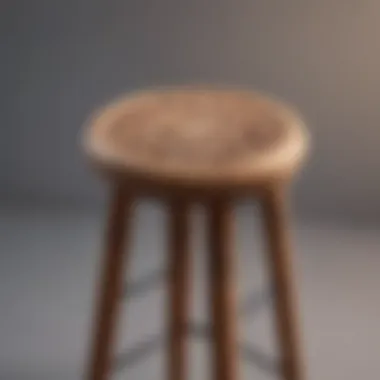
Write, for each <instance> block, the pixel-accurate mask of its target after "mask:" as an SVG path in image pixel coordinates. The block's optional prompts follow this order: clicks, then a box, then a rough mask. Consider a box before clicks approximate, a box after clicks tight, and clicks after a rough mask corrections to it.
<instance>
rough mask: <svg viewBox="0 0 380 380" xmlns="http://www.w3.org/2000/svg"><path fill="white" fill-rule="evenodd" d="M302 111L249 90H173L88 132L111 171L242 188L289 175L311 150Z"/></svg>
mask: <svg viewBox="0 0 380 380" xmlns="http://www.w3.org/2000/svg"><path fill="white" fill-rule="evenodd" d="M306 142H307V138H306V134H305V130H304V127H303V123H302V121H301V120H300V118H299V117H298V116H297V114H296V113H295V112H294V111H292V110H291V109H290V108H289V107H287V106H284V105H283V104H282V103H280V102H278V101H275V100H272V99H271V98H268V97H264V96H261V95H259V94H256V93H253V92H249V91H238V90H228V89H227V90H226V89H217V88H199V87H198V88H197V87H193V88H186V87H183V88H181V87H179V88H170V89H164V90H163V89H158V90H151V91H144V92H138V93H133V94H132V95H129V96H127V97H125V98H122V99H120V100H118V101H115V102H114V103H112V104H111V105H109V106H107V107H106V108H104V109H102V110H100V111H99V112H98V113H97V114H96V115H95V116H94V117H93V118H91V120H90V122H89V127H88V128H87V129H86V131H85V141H84V143H85V148H86V152H87V154H88V155H89V157H90V158H91V160H92V161H93V162H94V163H95V164H96V165H97V166H99V167H100V168H102V169H103V170H105V171H106V173H107V174H111V175H117V176H119V177H120V176H121V177H123V178H125V179H126V180H133V181H132V182H133V183H134V184H136V183H139V184H140V185H141V184H144V185H147V186H150V187H152V186H153V187H156V186H160V185H162V186H164V185H174V186H176V187H187V188H188V187H199V188H204V189H207V188H210V187H211V188H215V187H216V188H218V187H221V188H232V189H234V188H236V189H237V188H242V187H251V186H252V185H256V184H261V183H262V182H265V181H272V180H279V179H282V178H288V177H290V176H291V175H292V173H293V172H294V170H295V169H296V168H297V167H298V165H299V163H300V162H301V159H302V158H303V156H304V153H305V150H306V145H307V144H306Z"/></svg>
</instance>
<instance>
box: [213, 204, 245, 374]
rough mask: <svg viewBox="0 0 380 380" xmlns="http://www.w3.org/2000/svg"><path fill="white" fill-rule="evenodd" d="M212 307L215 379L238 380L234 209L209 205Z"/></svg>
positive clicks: (226, 206) (227, 205) (221, 205)
mask: <svg viewBox="0 0 380 380" xmlns="http://www.w3.org/2000/svg"><path fill="white" fill-rule="evenodd" d="M207 211H208V229H209V231H208V245H209V265H208V266H209V280H210V300H209V301H210V306H211V323H212V338H213V379H215V380H237V378H238V352H237V333H236V328H237V318H236V315H237V313H236V281H235V278H234V269H235V268H234V258H235V257H234V256H235V252H234V251H233V249H232V243H233V226H232V223H233V220H232V215H231V206H230V204H229V203H228V202H226V201H217V202H213V203H212V204H209V206H208V210H207Z"/></svg>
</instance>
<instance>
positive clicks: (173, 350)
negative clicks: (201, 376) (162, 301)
mask: <svg viewBox="0 0 380 380" xmlns="http://www.w3.org/2000/svg"><path fill="white" fill-rule="evenodd" d="M189 221H190V210H189V207H188V204H186V203H184V202H172V204H171V207H170V214H169V307H168V312H169V315H168V319H169V326H168V330H169V331H168V332H169V339H168V343H169V346H168V378H169V380H184V379H185V377H186V370H187V368H186V362H185V361H186V359H185V355H186V347H185V345H186V342H185V339H186V335H187V322H188V320H187V319H188V309H189V301H190V297H189V296H190V289H189V274H190V266H191V262H190V250H189V227H190V226H189Z"/></svg>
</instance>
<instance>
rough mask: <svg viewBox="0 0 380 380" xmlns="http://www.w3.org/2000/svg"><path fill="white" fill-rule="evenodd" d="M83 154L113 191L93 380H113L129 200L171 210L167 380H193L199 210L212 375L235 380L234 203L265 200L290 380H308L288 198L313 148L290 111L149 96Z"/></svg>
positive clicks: (214, 93) (270, 104)
mask: <svg viewBox="0 0 380 380" xmlns="http://www.w3.org/2000/svg"><path fill="white" fill-rule="evenodd" d="M89 124H90V125H89V127H88V128H86V131H85V138H84V146H85V151H86V153H87V155H88V157H89V158H90V161H91V162H92V164H94V165H95V166H96V168H97V169H99V170H100V171H101V172H102V173H103V174H104V175H105V176H106V177H107V178H108V179H109V180H110V181H111V183H112V186H113V194H112V199H111V205H110V216H109V221H108V232H107V238H106V246H105V254H104V263H103V267H102V272H103V273H102V278H101V285H100V291H99V296H98V297H99V298H98V306H97V314H96V318H95V330H94V335H93V337H92V338H93V342H92V350H91V358H90V363H89V372H88V375H87V376H88V377H87V379H88V380H106V379H109V375H110V369H111V361H112V360H111V357H112V354H113V350H112V348H113V342H114V335H115V325H116V322H117V309H118V302H119V300H120V297H121V288H122V268H123V261H124V260H125V259H126V258H127V256H128V253H127V252H125V250H124V243H125V240H126V235H128V229H129V228H128V224H129V222H130V219H131V217H130V214H129V210H130V206H131V203H132V202H133V201H134V200H135V199H136V198H139V197H143V196H154V197H159V198H160V199H161V200H162V201H163V202H166V203H167V204H168V205H169V247H168V251H169V252H168V254H169V256H170V281H169V292H170V295H169V299H170V307H169V310H168V312H169V315H168V319H169V321H168V322H169V326H168V327H169V345H168V379H169V380H184V379H185V375H186V374H185V372H186V365H185V364H186V362H185V354H186V353H185V339H184V338H185V334H186V327H187V313H188V301H189V275H190V273H189V260H190V252H189V248H188V247H189V210H190V207H191V205H192V203H194V202H201V203H202V204H203V205H204V206H205V208H206V211H207V215H208V220H207V223H208V235H207V236H208V246H209V272H208V273H209V281H210V283H209V285H210V305H211V316H212V340H213V368H214V373H213V378H214V380H237V379H238V374H237V350H236V348H237V341H236V328H237V326H236V305H235V281H234V272H233V268H234V252H233V249H232V243H233V228H232V227H233V226H232V224H233V220H232V218H231V208H232V201H233V200H235V199H236V198H238V197H243V196H244V197H247V196H249V197H254V196H255V197H257V198H258V199H259V201H260V202H261V204H262V210H263V219H264V226H265V231H266V233H267V241H268V251H269V262H270V268H271V273H272V276H273V280H274V285H275V291H276V297H275V300H276V301H275V312H276V331H277V335H278V339H279V348H280V351H281V366H280V369H281V374H282V376H283V378H284V379H285V380H303V379H304V374H303V366H302V357H301V356H302V352H301V349H300V345H299V344H300V343H299V332H298V328H299V326H298V322H297V316H296V314H297V308H296V299H295V298H296V297H295V289H294V284H293V275H292V259H291V251H290V248H289V242H288V240H289V239H288V234H287V225H286V223H287V222H286V206H285V190H286V188H287V185H288V184H289V182H290V180H291V179H292V177H293V175H294V174H295V172H296V171H297V169H298V167H299V166H300V163H301V161H302V159H303V157H304V155H305V152H306V150H307V149H306V148H307V140H308V139H307V134H306V132H305V130H304V127H303V124H302V122H301V121H300V119H299V118H298V116H297V115H296V113H295V112H293V111H292V110H291V109H290V108H288V107H286V106H284V105H283V104H281V103H279V102H277V101H274V100H273V99H270V98H267V97H264V96H261V95H259V94H256V93H252V92H249V91H239V90H233V89H221V88H200V87H182V88H170V89H159V90H150V91H143V92H138V93H135V94H132V95H130V96H127V97H125V98H123V99H120V100H119V101H116V102H114V103H113V104H111V105H109V106H108V107H106V108H104V109H103V110H101V111H100V112H99V113H97V114H96V115H95V116H94V117H93V118H92V119H91V122H90V123H89Z"/></svg>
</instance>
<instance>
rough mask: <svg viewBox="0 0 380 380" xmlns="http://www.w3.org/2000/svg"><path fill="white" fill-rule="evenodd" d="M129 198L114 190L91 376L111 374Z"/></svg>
mask: <svg viewBox="0 0 380 380" xmlns="http://www.w3.org/2000/svg"><path fill="white" fill-rule="evenodd" d="M128 202H129V200H128V199H127V196H126V195H125V194H124V192H123V190H122V189H121V188H117V189H116V190H115V193H114V194H113V198H112V200H111V205H110V210H109V220H108V225H107V235H106V246H105V253H104V259H103V260H104V262H103V265H102V268H101V271H102V273H101V283H100V289H99V294H98V300H97V302H98V305H97V310H96V313H97V314H96V316H95V325H94V335H93V342H92V347H91V357H90V363H89V372H88V380H106V379H108V378H110V371H111V365H112V347H113V343H114V338H115V328H116V322H117V309H118V307H117V306H118V303H119V301H120V297H121V290H122V286H123V269H124V265H123V261H124V259H125V254H124V237H125V232H126V231H125V230H126V227H127V226H126V212H127V208H128V207H129V204H128Z"/></svg>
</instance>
